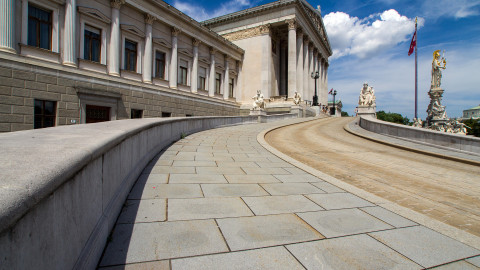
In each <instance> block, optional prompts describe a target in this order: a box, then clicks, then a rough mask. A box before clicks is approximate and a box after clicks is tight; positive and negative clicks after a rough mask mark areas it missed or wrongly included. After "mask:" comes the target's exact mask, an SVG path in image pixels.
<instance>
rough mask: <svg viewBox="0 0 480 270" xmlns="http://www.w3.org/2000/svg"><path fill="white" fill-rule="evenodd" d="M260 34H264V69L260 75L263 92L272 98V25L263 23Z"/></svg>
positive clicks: (266, 96)
mask: <svg viewBox="0 0 480 270" xmlns="http://www.w3.org/2000/svg"><path fill="white" fill-rule="evenodd" d="M260 34H261V35H262V36H261V37H262V41H261V42H262V69H261V75H260V78H261V85H262V93H263V95H264V97H265V98H270V92H271V88H272V84H271V79H272V75H271V66H272V38H271V37H270V25H269V24H265V25H261V26H260Z"/></svg>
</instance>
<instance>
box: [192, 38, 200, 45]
mask: <svg viewBox="0 0 480 270" xmlns="http://www.w3.org/2000/svg"><path fill="white" fill-rule="evenodd" d="M200 43H202V42H201V41H200V40H199V39H196V38H193V39H192V44H193V46H194V47H198V46H199V45H200Z"/></svg>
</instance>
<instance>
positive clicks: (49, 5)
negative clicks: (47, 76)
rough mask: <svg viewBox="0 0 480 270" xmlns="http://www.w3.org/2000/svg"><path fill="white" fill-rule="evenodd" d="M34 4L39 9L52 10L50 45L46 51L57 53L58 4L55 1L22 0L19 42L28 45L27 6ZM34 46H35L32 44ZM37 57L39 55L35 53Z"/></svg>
mask: <svg viewBox="0 0 480 270" xmlns="http://www.w3.org/2000/svg"><path fill="white" fill-rule="evenodd" d="M30 4H31V5H33V6H36V7H38V8H41V9H45V10H49V11H51V12H52V17H51V18H52V27H51V41H50V44H51V47H50V49H49V50H48V51H51V52H54V53H59V48H60V46H59V42H60V35H59V32H60V31H59V29H60V25H59V14H60V13H59V10H60V6H59V5H58V4H57V3H55V2H44V1H38V0H23V1H22V3H21V5H22V13H21V16H22V18H21V20H22V32H21V34H20V35H21V44H22V45H27V46H28V18H29V14H28V6H29V5H30ZM32 47H34V48H36V47H35V46H32ZM37 57H41V56H40V55H37Z"/></svg>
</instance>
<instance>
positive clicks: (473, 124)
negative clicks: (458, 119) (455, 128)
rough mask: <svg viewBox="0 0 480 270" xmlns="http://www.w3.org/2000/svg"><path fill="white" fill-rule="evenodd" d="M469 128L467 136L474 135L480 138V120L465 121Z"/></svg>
mask: <svg viewBox="0 0 480 270" xmlns="http://www.w3.org/2000/svg"><path fill="white" fill-rule="evenodd" d="M463 123H464V124H465V125H466V126H467V135H473V136H475V137H480V119H472V118H470V119H468V120H465V121H463Z"/></svg>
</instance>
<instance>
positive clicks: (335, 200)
mask: <svg viewBox="0 0 480 270" xmlns="http://www.w3.org/2000/svg"><path fill="white" fill-rule="evenodd" d="M307 197H308V198H309V199H310V200H312V201H314V202H316V203H318V204H319V205H320V206H322V207H323V208H325V209H328V210H331V209H342V208H354V207H364V206H374V205H373V204H372V203H370V202H368V201H366V200H364V199H361V198H359V197H357V196H355V195H353V194H351V193H331V194H311V195H307Z"/></svg>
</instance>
